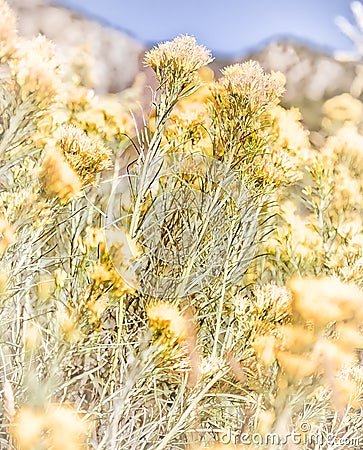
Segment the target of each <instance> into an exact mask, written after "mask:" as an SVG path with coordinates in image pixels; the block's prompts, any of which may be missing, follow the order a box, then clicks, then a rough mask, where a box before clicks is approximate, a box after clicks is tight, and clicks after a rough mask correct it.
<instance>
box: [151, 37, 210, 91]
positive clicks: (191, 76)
mask: <svg viewBox="0 0 363 450" xmlns="http://www.w3.org/2000/svg"><path fill="white" fill-rule="evenodd" d="M211 61H213V58H212V56H211V53H210V51H209V50H207V49H206V48H205V47H204V46H202V45H197V43H196V40H195V38H194V37H192V36H187V35H185V36H178V37H176V38H175V39H174V40H173V41H167V42H164V43H162V44H159V45H158V46H157V47H154V48H153V49H152V50H150V51H149V52H147V53H146V56H145V64H146V65H147V66H150V67H151V68H152V69H153V70H154V71H155V73H156V75H157V77H158V79H159V81H160V82H161V84H162V85H164V84H165V87H166V88H170V87H171V86H174V88H176V89H177V90H178V92H179V98H181V97H183V96H184V97H185V96H186V95H189V94H190V93H192V92H193V91H194V90H195V88H196V87H197V86H198V85H199V84H200V81H201V80H200V78H199V75H198V70H199V69H200V68H201V67H203V66H206V65H207V64H209V63H210V62H211Z"/></svg>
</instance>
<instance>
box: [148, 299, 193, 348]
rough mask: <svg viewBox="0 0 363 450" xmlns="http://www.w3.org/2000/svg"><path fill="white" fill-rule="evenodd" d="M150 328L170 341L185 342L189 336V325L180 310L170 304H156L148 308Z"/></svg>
mask: <svg viewBox="0 0 363 450" xmlns="http://www.w3.org/2000/svg"><path fill="white" fill-rule="evenodd" d="M146 312H147V315H148V317H149V322H150V328H151V329H153V330H154V331H155V332H157V333H158V334H159V335H160V336H162V337H163V338H165V339H167V340H168V341H175V340H177V341H179V342H181V341H183V340H185V339H186V337H187V334H188V324H187V321H186V319H185V317H183V316H182V314H181V313H180V311H179V309H178V308H177V307H176V306H175V305H173V304H171V303H168V302H162V301H159V302H156V303H153V304H150V305H149V306H148V307H147V311H146Z"/></svg>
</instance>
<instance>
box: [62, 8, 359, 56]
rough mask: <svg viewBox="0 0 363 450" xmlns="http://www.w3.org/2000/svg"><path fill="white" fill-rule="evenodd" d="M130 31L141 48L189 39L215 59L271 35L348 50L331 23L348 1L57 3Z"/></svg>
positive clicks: (348, 44)
mask: <svg viewBox="0 0 363 450" xmlns="http://www.w3.org/2000/svg"><path fill="white" fill-rule="evenodd" d="M55 2H56V3H59V4H63V5H67V6H70V7H72V8H73V9H75V10H78V11H81V12H84V13H87V14H89V15H91V16H93V17H94V18H98V19H100V20H102V21H106V22H107V23H108V24H110V25H113V26H116V27H118V28H121V29H123V30H125V31H127V32H129V33H130V34H131V35H132V36H134V37H136V38H137V39H138V40H139V41H141V42H143V43H144V44H153V43H156V42H159V41H162V40H166V39H170V38H173V37H175V36H176V35H178V34H185V33H187V34H191V35H194V36H195V37H196V38H197V41H198V42H199V43H200V44H203V45H205V46H206V47H208V48H210V49H211V50H212V51H213V53H214V54H216V55H223V54H228V55H243V54H244V53H246V52H248V51H249V50H251V49H254V48H256V46H257V47H258V46H260V45H262V44H263V43H264V42H266V41H268V40H270V39H271V38H273V37H275V36H294V37H296V38H297V39H300V40H303V41H305V42H310V43H312V44H314V45H315V46H317V47H320V48H321V49H326V50H329V51H334V50H352V49H353V45H352V43H351V41H350V40H349V39H348V38H347V37H345V36H344V35H343V34H342V33H341V31H340V30H339V29H338V27H337V25H335V23H334V18H335V17H336V16H338V15H343V16H345V17H346V18H348V19H349V20H350V21H352V13H351V11H350V7H349V5H350V0H224V1H223V0H178V1H175V0H168V1H166V0H152V1H149V0H56V1H55Z"/></svg>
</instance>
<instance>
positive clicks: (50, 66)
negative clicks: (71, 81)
mask: <svg viewBox="0 0 363 450" xmlns="http://www.w3.org/2000/svg"><path fill="white" fill-rule="evenodd" d="M8 63H9V67H10V72H11V74H12V76H13V77H14V79H15V80H16V81H17V83H18V84H19V86H20V88H21V96H22V100H26V99H28V98H29V97H31V96H35V98H34V100H35V101H37V102H38V103H39V105H40V106H41V107H43V108H44V107H48V106H49V105H50V104H52V103H54V101H55V100H57V98H58V95H59V93H60V86H61V84H60V78H59V69H60V66H59V63H58V61H57V60H56V57H55V49H54V46H53V44H52V43H51V42H49V41H48V40H47V39H46V38H45V37H44V36H38V37H36V38H33V39H32V40H20V39H19V41H18V43H17V46H16V50H15V52H14V54H13V55H12V58H11V59H10V60H9V62H8Z"/></svg>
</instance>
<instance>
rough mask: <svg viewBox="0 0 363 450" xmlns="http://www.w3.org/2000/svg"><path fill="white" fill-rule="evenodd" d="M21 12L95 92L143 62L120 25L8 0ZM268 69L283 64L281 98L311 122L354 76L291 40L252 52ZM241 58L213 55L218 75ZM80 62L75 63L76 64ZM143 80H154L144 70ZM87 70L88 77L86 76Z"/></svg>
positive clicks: (347, 66) (29, 31) (115, 87)
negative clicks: (283, 91) (284, 80)
mask: <svg viewBox="0 0 363 450" xmlns="http://www.w3.org/2000/svg"><path fill="white" fill-rule="evenodd" d="M9 2H10V4H11V5H12V7H13V8H14V9H15V11H16V13H17V14H18V16H19V28H20V32H21V33H22V34H23V35H25V36H31V35H36V34H38V33H39V32H41V33H44V34H45V35H46V36H47V37H48V38H50V39H51V40H53V41H54V42H55V43H56V45H57V47H59V48H60V49H61V50H62V53H63V54H65V55H66V56H67V58H66V59H68V60H69V59H71V60H72V61H73V64H74V65H75V66H76V67H78V69H79V71H80V76H83V74H82V70H83V69H82V64H86V65H87V64H88V65H89V66H90V72H91V74H92V76H91V77H89V76H88V75H89V74H88V75H87V74H86V75H84V79H83V80H82V81H83V82H84V83H85V84H87V85H89V87H93V88H95V90H96V92H99V93H105V92H117V91H120V90H122V89H124V88H126V87H128V86H130V84H131V83H132V82H133V80H134V79H135V77H136V75H137V73H138V72H139V71H145V68H144V67H143V64H142V58H143V55H144V48H143V46H142V45H141V44H140V43H138V42H137V41H136V40H134V39H133V38H131V37H130V36H128V35H126V34H125V33H122V32H121V31H118V30H115V29H112V28H109V27H105V26H102V25H101V24H99V23H98V22H96V21H95V20H91V19H88V18H85V17H81V16H80V15H79V14H76V13H74V12H73V11H71V10H69V9H67V8H64V7H61V6H55V5H53V4H51V3H50V2H49V1H48V0H27V1H24V0H9ZM243 59H244V60H246V59H254V60H256V61H258V62H260V64H261V65H262V66H263V67H264V69H265V70H266V71H270V70H281V71H282V72H283V73H284V74H285V75H286V78H287V84H286V88H287V89H286V94H285V95H284V104H285V105H287V106H289V105H294V106H297V107H299V108H300V109H301V110H302V112H303V115H304V117H305V121H306V122H307V124H308V125H309V126H312V127H314V125H315V124H317V123H318V122H319V117H318V116H317V114H319V109H320V108H319V105H320V103H321V102H322V101H324V100H325V99H327V98H330V97H332V96H333V95H336V94H339V93H342V92H347V91H349V89H350V86H351V83H352V81H353V79H354V77H355V72H356V66H355V64H354V63H349V62H339V61H336V60H335V59H334V58H333V57H332V56H330V55H328V54H325V53H323V52H319V51H316V50H314V49H312V48H309V47H308V46H306V45H302V44H298V43H294V42H292V41H275V42H271V43H269V44H267V45H266V47H265V48H263V49H262V50H260V51H258V52H255V53H251V54H250V55H248V56H247V57H246V58H243ZM241 60H242V59H239V58H235V59H217V60H215V61H214V62H213V63H212V68H213V69H214V71H215V73H216V76H217V77H218V76H219V74H220V69H221V68H222V67H224V66H226V65H229V64H232V63H235V62H239V61H241ZM77 65H78V66H77ZM146 74H147V77H146V80H147V81H146V83H152V81H153V80H152V77H151V76H150V72H148V71H147V70H146ZM87 76H88V78H89V79H87Z"/></svg>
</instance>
